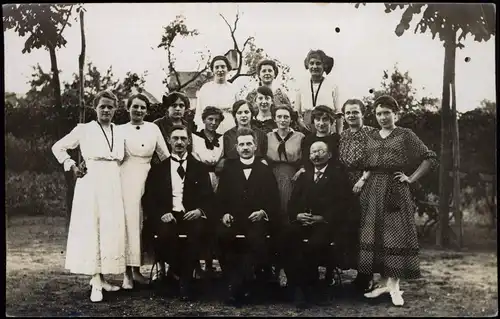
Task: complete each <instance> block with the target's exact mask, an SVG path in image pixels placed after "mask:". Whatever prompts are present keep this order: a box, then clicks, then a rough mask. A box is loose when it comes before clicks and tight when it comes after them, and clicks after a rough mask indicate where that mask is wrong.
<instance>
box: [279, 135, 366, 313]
mask: <svg viewBox="0 0 500 319" xmlns="http://www.w3.org/2000/svg"><path fill="white" fill-rule="evenodd" d="M309 154H310V155H309V159H310V162H311V164H312V165H311V166H306V168H305V172H304V173H303V174H301V175H300V177H299V179H298V180H297V181H296V184H295V187H294V189H293V192H292V196H291V199H290V203H289V204H288V208H289V209H288V212H289V216H290V221H291V226H290V227H289V229H288V230H287V234H286V235H285V238H286V240H284V241H283V244H282V249H283V252H284V254H283V256H288V260H287V261H286V264H287V266H286V267H285V271H286V274H287V277H288V283H289V286H290V287H291V288H293V289H294V291H295V296H294V300H295V303H296V305H297V307H299V308H304V307H307V306H308V304H309V302H310V300H311V292H312V291H313V288H314V285H315V283H316V281H317V279H318V266H319V265H320V263H322V262H324V261H325V256H328V253H329V252H330V251H331V250H330V243H331V242H332V241H333V242H335V247H336V249H338V250H336V251H338V252H339V254H343V253H344V252H343V247H344V246H345V245H344V244H343V243H344V242H345V240H346V239H347V240H351V241H352V240H356V238H353V236H351V235H349V233H350V232H351V233H352V232H353V230H354V229H357V228H358V227H357V224H356V220H355V219H356V218H357V217H356V215H355V214H353V213H352V212H353V211H355V208H356V206H355V205H356V204H357V201H356V200H355V198H354V195H353V194H352V192H351V189H350V187H349V180H348V176H347V173H346V172H345V171H344V170H343V168H342V167H341V166H340V165H337V164H336V163H335V162H331V161H330V158H331V156H332V153H331V151H330V150H329V148H328V144H327V143H326V142H323V141H317V142H314V143H313V144H312V145H311V148H310V152H309ZM353 225H354V226H353ZM354 237H355V236H354ZM303 239H307V240H308V242H307V243H303ZM353 253H354V254H355V253H356V252H353ZM335 257H336V258H337V255H336V256H335Z"/></svg>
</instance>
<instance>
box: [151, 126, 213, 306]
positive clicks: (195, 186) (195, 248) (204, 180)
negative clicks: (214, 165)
mask: <svg viewBox="0 0 500 319" xmlns="http://www.w3.org/2000/svg"><path fill="white" fill-rule="evenodd" d="M168 143H169V144H170V146H171V147H172V155H171V157H170V158H169V159H167V160H165V161H163V162H161V163H160V164H157V165H155V166H153V167H152V168H151V170H150V171H149V175H148V178H147V180H146V186H145V193H144V196H143V198H142V205H143V211H144V215H145V217H146V218H147V221H146V222H147V223H149V225H148V226H149V229H150V230H151V231H152V232H153V234H150V235H151V237H152V238H153V241H154V247H153V248H154V251H155V255H156V256H157V259H158V260H163V261H166V262H167V263H168V264H169V265H170V267H172V268H173V269H174V270H175V273H177V274H179V277H180V293H181V298H182V299H184V300H187V299H189V298H190V297H191V296H190V284H191V281H192V279H193V270H194V269H195V267H196V265H197V263H198V262H199V260H200V253H201V248H202V247H203V246H202V244H203V240H204V239H203V235H204V227H205V223H206V221H205V219H207V218H210V213H211V211H212V207H211V205H212V203H213V199H214V197H213V191H212V186H211V183H210V177H209V173H208V168H207V167H206V166H205V164H202V163H201V162H198V161H197V160H196V159H195V158H194V157H193V156H192V155H191V154H190V153H189V152H188V151H187V147H188V145H190V144H191V134H190V132H189V131H188V129H187V128H186V127H185V126H182V125H178V126H177V125H174V126H173V127H172V128H171V130H170V135H169V137H168ZM179 234H186V235H187V239H186V242H185V243H183V244H182V246H181V243H180V240H182V239H179V238H178V235H179ZM151 237H150V238H151Z"/></svg>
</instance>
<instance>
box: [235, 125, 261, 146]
mask: <svg viewBox="0 0 500 319" xmlns="http://www.w3.org/2000/svg"><path fill="white" fill-rule="evenodd" d="M247 135H251V136H252V137H253V141H254V142H255V144H257V134H255V131H254V130H252V129H251V128H248V127H240V128H239V129H238V130H237V131H236V144H238V137H240V136H247Z"/></svg>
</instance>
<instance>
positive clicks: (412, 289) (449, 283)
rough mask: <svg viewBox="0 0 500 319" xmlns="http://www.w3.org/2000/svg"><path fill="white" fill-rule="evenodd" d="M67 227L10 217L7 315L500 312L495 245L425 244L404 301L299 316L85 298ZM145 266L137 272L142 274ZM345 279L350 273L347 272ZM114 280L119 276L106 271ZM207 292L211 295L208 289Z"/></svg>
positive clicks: (150, 299) (264, 308)
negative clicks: (70, 268) (445, 247)
mask: <svg viewBox="0 0 500 319" xmlns="http://www.w3.org/2000/svg"><path fill="white" fill-rule="evenodd" d="M65 246H66V229H65V226H64V219H63V218H60V217H54V218H51V217H27V216H25V217H11V218H9V219H7V265H6V266H7V269H6V270H7V271H6V314H7V315H8V316H117V317H120V316H187V315H189V316H205V315H207V316H226V315H234V316H298V315H302V316H433V317H439V316H446V317H448V316H493V315H495V314H496V313H497V311H498V277H497V253H496V249H495V250H494V251H493V250H489V251H462V252H454V251H441V250H435V249H427V248H425V249H422V251H421V268H422V274H423V276H422V278H421V279H418V280H412V281H403V282H402V283H401V290H403V291H404V295H403V297H404V298H405V305H404V306H403V307H399V308H396V307H393V306H392V304H391V303H390V298H385V299H383V300H382V301H381V302H376V303H374V302H367V301H366V300H355V299H347V298H335V299H333V300H330V301H329V302H328V303H327V304H326V305H324V306H315V307H313V308H312V309H309V310H306V311H304V312H303V313H299V312H297V311H296V310H295V307H294V306H293V305H292V304H287V303H284V302H279V301H278V302H273V303H269V302H268V303H261V304H256V305H251V306H247V307H243V308H240V309H235V308H232V307H228V306H225V305H224V304H222V303H221V302H220V301H217V299H216V298H209V299H210V300H206V298H204V299H203V300H202V301H199V302H195V303H183V302H180V301H178V300H175V299H172V298H168V297H165V296H163V295H159V294H158V293H157V292H155V291H154V290H152V289H150V288H144V289H135V290H133V291H128V292H121V291H120V292H117V293H112V294H107V295H105V298H106V301H104V302H102V303H98V304H93V303H91V302H90V300H89V296H90V295H89V294H90V289H89V286H88V283H89V278H88V277H87V276H80V275H73V274H70V273H68V272H67V271H66V270H65V269H64V268H63V267H64V257H65V254H64V250H65ZM149 269H150V266H144V267H143V268H142V271H143V273H144V274H147V273H148V271H149ZM345 277H346V279H347V280H349V279H350V278H349V277H352V275H351V274H350V272H349V273H347V274H345ZM109 278H110V279H111V281H112V282H114V283H115V284H119V283H120V281H121V276H110V277H109ZM209 295H211V294H210V293H209Z"/></svg>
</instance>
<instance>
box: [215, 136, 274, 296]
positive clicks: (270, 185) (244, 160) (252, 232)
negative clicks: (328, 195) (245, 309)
mask: <svg viewBox="0 0 500 319" xmlns="http://www.w3.org/2000/svg"><path fill="white" fill-rule="evenodd" d="M255 141H256V137H255V133H254V132H253V130H252V129H250V128H240V129H238V132H237V137H236V150H237V152H238V155H239V158H237V159H229V160H227V162H226V164H225V165H224V169H223V171H222V172H221V176H220V180H219V189H218V194H217V197H218V200H217V204H218V209H217V210H216V211H217V212H218V213H219V215H218V218H220V220H221V222H220V224H219V229H218V234H217V235H218V238H219V245H220V251H221V256H220V258H219V261H221V266H222V267H223V271H224V273H225V275H226V278H227V279H228V299H227V302H228V303H230V304H233V305H240V304H241V302H243V301H244V299H243V298H244V296H245V295H248V293H249V290H248V288H249V287H248V283H249V281H250V279H252V278H253V275H254V274H255V271H256V270H259V269H262V268H263V266H264V265H266V264H267V263H268V258H269V256H268V251H267V246H266V235H267V233H268V230H269V228H270V223H271V222H273V219H274V216H276V214H277V213H278V210H279V207H280V202H279V191H278V185H277V182H276V179H275V177H274V174H273V172H272V170H271V169H270V168H269V167H268V166H267V165H265V164H263V163H262V162H261V161H259V160H256V158H255V151H256V149H257V146H256V142H255ZM236 235H245V239H240V238H237V237H236ZM240 245H243V247H241V246H240Z"/></svg>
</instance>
